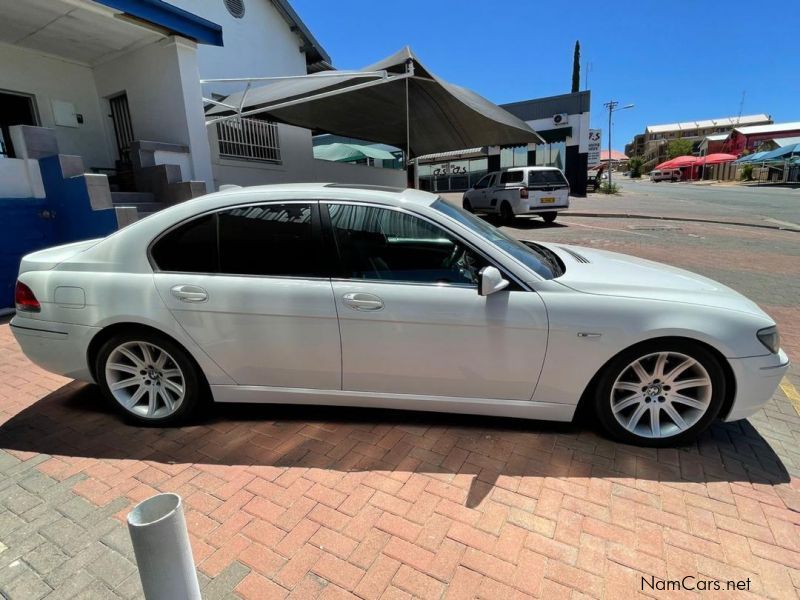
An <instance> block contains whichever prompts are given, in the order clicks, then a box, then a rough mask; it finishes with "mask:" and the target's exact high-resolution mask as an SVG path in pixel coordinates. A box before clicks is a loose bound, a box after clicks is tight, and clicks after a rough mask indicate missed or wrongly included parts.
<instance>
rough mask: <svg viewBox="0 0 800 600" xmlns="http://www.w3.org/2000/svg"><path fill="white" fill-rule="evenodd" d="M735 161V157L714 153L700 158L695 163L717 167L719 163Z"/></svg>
mask: <svg viewBox="0 0 800 600" xmlns="http://www.w3.org/2000/svg"><path fill="white" fill-rule="evenodd" d="M734 160H736V156H735V155H733V154H725V153H723V152H715V153H714V154H707V155H706V156H701V157H700V159H699V160H698V161H697V164H698V165H718V164H721V163H726V162H732V161H734Z"/></svg>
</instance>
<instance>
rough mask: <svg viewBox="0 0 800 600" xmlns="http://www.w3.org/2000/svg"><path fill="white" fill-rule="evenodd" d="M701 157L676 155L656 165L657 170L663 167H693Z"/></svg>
mask: <svg viewBox="0 0 800 600" xmlns="http://www.w3.org/2000/svg"><path fill="white" fill-rule="evenodd" d="M698 160H699V159H698V158H697V157H696V156H676V157H675V158H671V159H670V160H668V161H666V162H663V163H661V164H660V165H656V169H657V170H659V171H660V170H662V169H679V168H681V167H691V166H692V165H693V164H695V163H696V162H697V161H698Z"/></svg>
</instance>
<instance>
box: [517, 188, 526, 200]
mask: <svg viewBox="0 0 800 600" xmlns="http://www.w3.org/2000/svg"><path fill="white" fill-rule="evenodd" d="M519 197H520V198H522V199H526V198H527V197H528V188H520V190H519Z"/></svg>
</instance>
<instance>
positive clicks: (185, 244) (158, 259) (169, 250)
mask: <svg viewBox="0 0 800 600" xmlns="http://www.w3.org/2000/svg"><path fill="white" fill-rule="evenodd" d="M151 255H152V257H153V260H154V261H155V263H156V265H157V266H158V268H159V269H161V270H162V271H178V272H181V273H216V272H217V270H218V267H219V263H218V261H217V217H216V215H205V216H203V217H199V218H197V219H193V220H191V221H189V222H188V223H184V224H182V225H179V226H178V227H176V228H175V229H173V230H172V231H170V232H169V233H167V234H166V235H164V236H163V237H162V238H161V239H160V240H158V241H157V242H156V243H155V244H154V245H153V249H152V251H151Z"/></svg>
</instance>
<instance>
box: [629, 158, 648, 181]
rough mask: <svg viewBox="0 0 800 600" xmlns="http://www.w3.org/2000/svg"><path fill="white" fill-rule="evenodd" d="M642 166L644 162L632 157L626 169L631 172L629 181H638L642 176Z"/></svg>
mask: <svg viewBox="0 0 800 600" xmlns="http://www.w3.org/2000/svg"><path fill="white" fill-rule="evenodd" d="M642 164H644V161H643V160H642V159H641V158H639V157H638V156H634V157H633V158H632V159H630V160H629V161H628V168H629V169H630V171H631V179H639V178H640V177H641V176H642Z"/></svg>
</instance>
